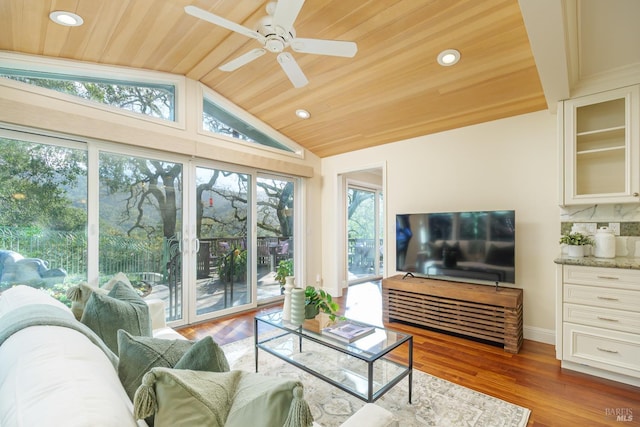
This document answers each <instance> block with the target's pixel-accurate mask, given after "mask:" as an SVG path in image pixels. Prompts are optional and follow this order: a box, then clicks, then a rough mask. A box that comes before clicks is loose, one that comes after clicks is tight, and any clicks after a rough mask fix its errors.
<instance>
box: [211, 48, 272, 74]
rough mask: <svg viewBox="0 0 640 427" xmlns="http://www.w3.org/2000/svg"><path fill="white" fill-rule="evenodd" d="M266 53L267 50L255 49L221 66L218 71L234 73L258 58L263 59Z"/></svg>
mask: <svg viewBox="0 0 640 427" xmlns="http://www.w3.org/2000/svg"><path fill="white" fill-rule="evenodd" d="M266 52H267V51H266V50H264V49H261V48H257V49H253V50H252V51H249V52H247V53H245V54H244V55H240V56H239V57H237V58H236V59H232V60H231V61H229V62H227V63H226V64H223V65H221V66H220V67H218V69H219V70H222V71H234V70H237V69H238V68H240V67H242V66H243V65H246V64H248V63H249V62H251V61H253V60H254V59H257V58H259V57H261V56H262V55H264V54H265V53H266Z"/></svg>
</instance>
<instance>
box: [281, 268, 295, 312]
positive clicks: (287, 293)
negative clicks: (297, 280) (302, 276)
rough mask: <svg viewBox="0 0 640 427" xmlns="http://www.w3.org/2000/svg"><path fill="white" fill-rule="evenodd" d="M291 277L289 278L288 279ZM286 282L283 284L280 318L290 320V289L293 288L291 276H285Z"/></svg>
mask: <svg viewBox="0 0 640 427" xmlns="http://www.w3.org/2000/svg"><path fill="white" fill-rule="evenodd" d="M289 278H291V280H289ZM285 280H286V284H285V285H284V303H283V304H282V320H286V321H290V320H291V290H292V289H293V288H294V285H293V276H287V277H286V278H285Z"/></svg>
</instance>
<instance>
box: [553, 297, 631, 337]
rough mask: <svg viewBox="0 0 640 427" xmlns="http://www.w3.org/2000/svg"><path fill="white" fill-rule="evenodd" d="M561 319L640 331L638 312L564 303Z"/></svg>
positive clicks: (628, 330) (627, 330)
mask: <svg viewBox="0 0 640 427" xmlns="http://www.w3.org/2000/svg"><path fill="white" fill-rule="evenodd" d="M563 321H564V322H570V323H578V324H581V325H591V326H596V327H601V328H607V329H613V330H615V331H623V332H631V333H635V334H637V333H639V332H640V312H636V313H634V312H630V311H622V310H612V309H609V308H601V307H591V306H588V305H576V304H564V318H563Z"/></svg>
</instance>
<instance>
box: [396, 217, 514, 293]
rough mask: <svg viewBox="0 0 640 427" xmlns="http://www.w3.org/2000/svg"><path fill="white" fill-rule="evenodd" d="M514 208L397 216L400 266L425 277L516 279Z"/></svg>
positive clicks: (508, 281)
mask: <svg viewBox="0 0 640 427" xmlns="http://www.w3.org/2000/svg"><path fill="white" fill-rule="evenodd" d="M515 231H516V228H515V211H513V210H503V211H478V212H445V213H420V214H398V215H396V269H397V270H398V271H403V272H410V273H413V274H414V275H420V276H424V277H435V278H442V279H453V280H461V281H464V280H468V281H473V282H478V281H479V282H491V283H498V282H500V283H515Z"/></svg>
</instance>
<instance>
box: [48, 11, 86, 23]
mask: <svg viewBox="0 0 640 427" xmlns="http://www.w3.org/2000/svg"><path fill="white" fill-rule="evenodd" d="M49 18H50V19H51V20H52V21H53V22H55V23H56V24H60V25H64V26H66V27H79V26H80V25H82V24H83V23H84V20H83V19H82V18H81V17H80V16H79V15H76V14H75V13H71V12H66V11H64V10H57V11H55V12H51V13H50V14H49Z"/></svg>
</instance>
